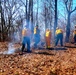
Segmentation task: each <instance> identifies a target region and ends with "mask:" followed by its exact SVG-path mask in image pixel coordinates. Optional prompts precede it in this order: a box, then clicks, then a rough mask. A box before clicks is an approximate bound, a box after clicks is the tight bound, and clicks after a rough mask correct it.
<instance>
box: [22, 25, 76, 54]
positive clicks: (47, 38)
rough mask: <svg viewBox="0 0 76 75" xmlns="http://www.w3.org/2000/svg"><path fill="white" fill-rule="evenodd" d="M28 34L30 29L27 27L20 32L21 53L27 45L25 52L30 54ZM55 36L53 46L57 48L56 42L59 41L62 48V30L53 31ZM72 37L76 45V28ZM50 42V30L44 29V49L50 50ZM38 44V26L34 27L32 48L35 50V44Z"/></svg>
mask: <svg viewBox="0 0 76 75" xmlns="http://www.w3.org/2000/svg"><path fill="white" fill-rule="evenodd" d="M30 34H31V31H30V29H29V28H28V27H27V28H26V27H25V28H24V29H23V30H22V37H23V41H22V53H23V52H24V49H25V45H26V44H27V52H28V53H30V52H31V50H30ZM55 36H56V41H55V46H57V44H58V41H59V40H60V45H61V46H63V30H62V29H60V28H59V27H57V28H56V31H55ZM73 36H74V42H75V43H76V26H75V30H74V32H73ZM50 41H51V31H50V29H46V31H45V43H46V48H50ZM39 42H40V30H39V27H38V25H36V27H35V28H34V48H37V44H38V43H39Z"/></svg>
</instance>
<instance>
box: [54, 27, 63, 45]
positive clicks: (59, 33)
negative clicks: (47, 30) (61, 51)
mask: <svg viewBox="0 0 76 75" xmlns="http://www.w3.org/2000/svg"><path fill="white" fill-rule="evenodd" d="M55 35H56V42H55V46H57V44H58V41H59V40H60V44H61V46H63V31H62V29H60V28H59V27H57V28H56V32H55Z"/></svg>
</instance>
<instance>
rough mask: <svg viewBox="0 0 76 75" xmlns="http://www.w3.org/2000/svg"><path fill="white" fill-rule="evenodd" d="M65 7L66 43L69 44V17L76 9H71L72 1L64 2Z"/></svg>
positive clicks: (66, 0) (65, 0)
mask: <svg viewBox="0 0 76 75" xmlns="http://www.w3.org/2000/svg"><path fill="white" fill-rule="evenodd" d="M64 3H65V6H66V10H67V26H66V39H65V40H66V42H69V37H70V26H71V22H70V17H71V14H72V13H73V12H74V11H75V10H76V7H75V8H74V9H73V8H72V6H73V0H64Z"/></svg>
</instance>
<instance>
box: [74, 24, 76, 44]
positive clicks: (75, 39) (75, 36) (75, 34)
mask: <svg viewBox="0 0 76 75" xmlns="http://www.w3.org/2000/svg"><path fill="white" fill-rule="evenodd" d="M73 38H74V43H75V44H76V25H75V29H74V32H73Z"/></svg>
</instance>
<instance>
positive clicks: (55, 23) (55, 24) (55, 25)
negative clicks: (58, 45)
mask: <svg viewBox="0 0 76 75" xmlns="http://www.w3.org/2000/svg"><path fill="white" fill-rule="evenodd" d="M57 19H58V17H57V0H55V22H54V38H55V31H56V27H57Z"/></svg>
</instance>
